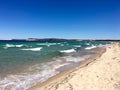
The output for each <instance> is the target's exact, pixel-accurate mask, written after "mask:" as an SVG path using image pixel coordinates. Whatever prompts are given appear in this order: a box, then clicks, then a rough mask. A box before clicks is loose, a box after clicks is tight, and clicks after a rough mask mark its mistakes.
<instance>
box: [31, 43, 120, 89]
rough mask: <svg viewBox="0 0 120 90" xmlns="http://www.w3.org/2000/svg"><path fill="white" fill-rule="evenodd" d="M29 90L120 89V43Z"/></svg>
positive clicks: (109, 46) (107, 47)
mask: <svg viewBox="0 0 120 90" xmlns="http://www.w3.org/2000/svg"><path fill="white" fill-rule="evenodd" d="M101 52H103V51H101ZM29 90H120V43H114V44H112V45H108V46H106V51H105V52H104V53H103V54H102V55H100V54H99V55H97V56H96V57H94V58H91V59H89V60H86V62H82V64H81V65H80V66H79V67H76V68H74V69H72V70H69V71H68V72H65V73H64V72H63V73H60V74H58V75H57V76H55V77H53V78H50V79H49V80H48V81H47V82H45V83H42V84H38V85H36V86H35V87H32V88H30V89H29Z"/></svg>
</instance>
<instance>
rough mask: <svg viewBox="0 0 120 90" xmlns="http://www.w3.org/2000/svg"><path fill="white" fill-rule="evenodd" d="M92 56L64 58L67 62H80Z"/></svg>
mask: <svg viewBox="0 0 120 90" xmlns="http://www.w3.org/2000/svg"><path fill="white" fill-rule="evenodd" d="M90 56H91V55H84V56H81V57H80V56H78V57H73V56H65V57H62V58H63V59H64V60H65V61H67V62H80V61H82V60H85V59H87V58H89V57H90Z"/></svg>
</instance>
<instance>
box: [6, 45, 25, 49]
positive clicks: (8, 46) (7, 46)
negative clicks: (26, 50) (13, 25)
mask: <svg viewBox="0 0 120 90" xmlns="http://www.w3.org/2000/svg"><path fill="white" fill-rule="evenodd" d="M22 46H24V45H23V44H20V45H14V44H6V45H5V47H4V48H10V47H22Z"/></svg>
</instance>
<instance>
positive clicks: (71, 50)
mask: <svg viewBox="0 0 120 90" xmlns="http://www.w3.org/2000/svg"><path fill="white" fill-rule="evenodd" d="M60 52H62V53H71V52H76V50H75V49H69V50H61V51H60Z"/></svg>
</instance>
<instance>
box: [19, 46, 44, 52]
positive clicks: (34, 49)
mask: <svg viewBox="0 0 120 90" xmlns="http://www.w3.org/2000/svg"><path fill="white" fill-rule="evenodd" d="M41 49H42V47H37V48H27V49H21V50H30V51H40V50H41Z"/></svg>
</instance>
